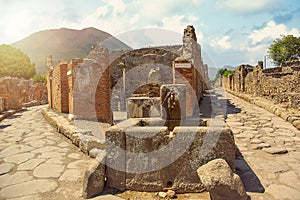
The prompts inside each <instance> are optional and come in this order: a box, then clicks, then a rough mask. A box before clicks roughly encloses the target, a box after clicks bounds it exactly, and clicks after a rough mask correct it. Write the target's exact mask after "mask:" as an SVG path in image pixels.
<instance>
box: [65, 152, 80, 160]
mask: <svg viewBox="0 0 300 200" xmlns="http://www.w3.org/2000/svg"><path fill="white" fill-rule="evenodd" d="M67 157H68V158H73V159H78V158H80V154H79V153H71V154H69V155H68V156H67Z"/></svg>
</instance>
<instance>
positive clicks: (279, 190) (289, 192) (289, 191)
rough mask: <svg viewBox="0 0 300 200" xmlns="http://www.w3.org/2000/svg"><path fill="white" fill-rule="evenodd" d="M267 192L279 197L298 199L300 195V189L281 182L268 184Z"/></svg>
mask: <svg viewBox="0 0 300 200" xmlns="http://www.w3.org/2000/svg"><path fill="white" fill-rule="evenodd" d="M283 191H284V192H283ZM266 193H269V194H272V195H273V196H276V197H277V199H298V198H299V197H300V191H298V190H296V189H294V188H290V187H288V186H285V185H279V184H271V185H270V186H268V187H267V188H266Z"/></svg>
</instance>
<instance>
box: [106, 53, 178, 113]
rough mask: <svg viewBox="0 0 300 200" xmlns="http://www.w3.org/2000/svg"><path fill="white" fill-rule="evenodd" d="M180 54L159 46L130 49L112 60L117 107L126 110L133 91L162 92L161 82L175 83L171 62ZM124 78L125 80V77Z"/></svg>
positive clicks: (147, 94) (154, 93)
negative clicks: (127, 101)
mask: <svg viewBox="0 0 300 200" xmlns="http://www.w3.org/2000/svg"><path fill="white" fill-rule="evenodd" d="M178 56H179V55H178V54H176V53H173V52H171V51H166V50H164V49H157V48H142V49H137V50H133V51H130V52H127V53H125V54H123V55H121V56H120V57H119V58H117V59H115V60H114V61H113V62H112V63H111V64H110V80H111V90H112V98H113V101H112V103H113V105H112V106H113V109H114V110H125V108H126V99H127V98H129V97H131V96H132V95H133V94H135V95H137V94H140V95H141V94H144V95H145V96H149V97H150V96H153V97H155V96H159V89H160V85H161V84H168V83H169V84H170V83H172V80H173V79H172V62H173V60H175V58H176V57H178ZM124 78H125V81H124Z"/></svg>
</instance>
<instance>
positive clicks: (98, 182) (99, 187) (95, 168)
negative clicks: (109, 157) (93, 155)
mask: <svg viewBox="0 0 300 200" xmlns="http://www.w3.org/2000/svg"><path fill="white" fill-rule="evenodd" d="M104 184H105V151H103V153H102V154H101V155H99V154H98V156H97V159H95V160H94V162H93V165H92V166H91V167H90V168H89V169H88V170H87V171H86V172H85V174H84V177H83V194H82V196H83V197H84V198H92V197H94V196H96V195H99V194H101V192H103V189H104Z"/></svg>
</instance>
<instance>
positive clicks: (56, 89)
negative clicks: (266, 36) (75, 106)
mask: <svg viewBox="0 0 300 200" xmlns="http://www.w3.org/2000/svg"><path fill="white" fill-rule="evenodd" d="M67 70H68V64H67V63H59V64H57V65H56V67H55V68H54V70H53V75H52V93H51V94H52V97H51V99H52V108H53V109H54V110H56V111H58V112H63V113H68V112H69V85H68V76H67Z"/></svg>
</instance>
